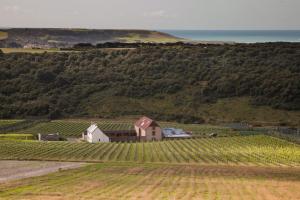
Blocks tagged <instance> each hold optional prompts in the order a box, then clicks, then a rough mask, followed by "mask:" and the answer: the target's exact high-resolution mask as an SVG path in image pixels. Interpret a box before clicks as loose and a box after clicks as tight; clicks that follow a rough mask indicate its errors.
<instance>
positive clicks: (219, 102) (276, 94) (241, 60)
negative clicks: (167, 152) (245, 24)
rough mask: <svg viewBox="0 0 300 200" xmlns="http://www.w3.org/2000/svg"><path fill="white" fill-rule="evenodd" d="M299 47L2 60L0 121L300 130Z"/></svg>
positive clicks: (145, 50) (179, 48)
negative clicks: (120, 121)
mask: <svg viewBox="0 0 300 200" xmlns="http://www.w3.org/2000/svg"><path fill="white" fill-rule="evenodd" d="M299 81H300V44H298V43H294V44H289V43H275V44H272V43H270V44H251V45H249V44H236V45H197V46H184V45H174V46H159V45H158V46H155V47H138V48H136V49H125V50H114V51H107V50H91V51H83V52H76V53H75V52H73V53H72V52H65V53H63V52H62V53H44V54H26V53H11V54H2V55H1V54H0V85H1V87H0V102H1V105H0V117H1V118H9V117H27V116H38V117H45V116H47V117H50V118H60V117H117V116H127V115H149V116H152V117H153V118H155V119H158V120H159V119H160V120H172V121H175V120H176V121H180V122H189V123H193V122H203V121H206V122H222V121H250V122H262V123H270V122H272V123H277V124H289V125H298V126H299V125H300V114H299V113H300V112H299V110H300V82H299Z"/></svg>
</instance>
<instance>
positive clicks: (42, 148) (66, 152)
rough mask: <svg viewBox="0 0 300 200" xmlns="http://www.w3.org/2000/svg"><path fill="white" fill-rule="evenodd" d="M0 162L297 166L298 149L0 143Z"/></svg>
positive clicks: (231, 144)
mask: <svg viewBox="0 0 300 200" xmlns="http://www.w3.org/2000/svg"><path fill="white" fill-rule="evenodd" d="M0 159H12V160H15V159H17V160H18V159H20V160H57V161H95V162H97V161H114V162H143V163H194V164H225V165H236V164H239V165H263V166H265V165H285V166H298V165H299V164H300V146H299V145H297V144H293V143H289V142H286V141H284V140H280V139H277V138H273V137H269V136H262V135H256V136H235V137H223V138H212V139H209V138H203V139H190V140H176V141H175V140H174V141H162V142H147V143H97V144H89V143H71V142H37V141H26V142H25V141H24V142H22V141H0Z"/></svg>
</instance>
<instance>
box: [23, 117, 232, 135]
mask: <svg viewBox="0 0 300 200" xmlns="http://www.w3.org/2000/svg"><path fill="white" fill-rule="evenodd" d="M96 123H97V124H98V127H99V128H100V129H101V130H131V129H133V124H134V121H130V120H127V121H116V120H115V121H114V120H98V121H96ZM90 124H91V122H90V121H87V120H54V121H51V122H43V123H39V124H37V125H35V126H33V127H30V128H28V129H25V130H21V131H22V133H23V132H24V133H30V134H37V133H57V132H59V133H60V134H61V135H62V136H66V137H80V136H81V133H82V132H83V131H84V130H86V129H87V128H88V127H89V126H90ZM159 124H160V125H161V126H162V127H163V128H164V127H175V128H181V129H184V130H185V131H190V132H192V133H193V134H194V135H195V136H206V135H208V134H210V133H217V134H218V135H219V136H227V135H237V134H238V133H237V132H234V131H232V130H231V129H229V128H226V127H219V126H212V125H195V124H178V123H171V122H161V123H159Z"/></svg>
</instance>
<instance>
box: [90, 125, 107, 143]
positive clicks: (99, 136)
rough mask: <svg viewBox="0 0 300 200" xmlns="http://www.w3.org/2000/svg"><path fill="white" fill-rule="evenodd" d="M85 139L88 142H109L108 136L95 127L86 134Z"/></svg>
mask: <svg viewBox="0 0 300 200" xmlns="http://www.w3.org/2000/svg"><path fill="white" fill-rule="evenodd" d="M87 141H88V142H89V143H97V142H109V138H108V137H107V136H106V135H105V134H104V133H103V132H102V131H100V129H99V128H97V129H96V130H95V131H94V132H92V133H88V134H87Z"/></svg>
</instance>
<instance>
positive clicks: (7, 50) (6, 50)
mask: <svg viewBox="0 0 300 200" xmlns="http://www.w3.org/2000/svg"><path fill="white" fill-rule="evenodd" d="M0 50H2V52H3V53H45V52H49V53H51V52H66V51H61V50H59V49H30V48H27V49H24V48H0Z"/></svg>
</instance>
